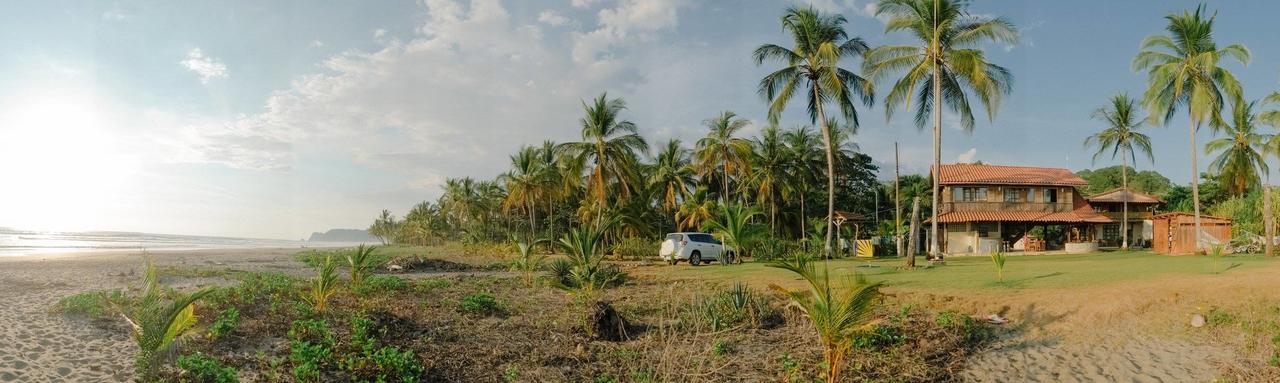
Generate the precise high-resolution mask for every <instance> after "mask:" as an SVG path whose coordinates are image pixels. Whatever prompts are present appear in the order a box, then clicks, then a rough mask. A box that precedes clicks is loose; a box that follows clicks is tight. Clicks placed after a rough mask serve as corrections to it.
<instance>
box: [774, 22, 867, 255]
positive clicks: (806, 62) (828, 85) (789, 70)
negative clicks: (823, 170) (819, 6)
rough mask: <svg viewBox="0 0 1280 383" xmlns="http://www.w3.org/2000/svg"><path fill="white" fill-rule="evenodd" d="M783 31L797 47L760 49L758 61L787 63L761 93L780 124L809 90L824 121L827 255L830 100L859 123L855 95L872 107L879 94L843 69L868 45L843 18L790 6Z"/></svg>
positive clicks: (811, 106)
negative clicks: (798, 94) (794, 99)
mask: <svg viewBox="0 0 1280 383" xmlns="http://www.w3.org/2000/svg"><path fill="white" fill-rule="evenodd" d="M781 22H782V29H783V30H784V31H786V32H788V33H790V34H791V37H792V39H793V43H794V44H795V45H794V46H793V47H792V48H790V49H788V48H785V47H782V46H779V45H774V44H764V45H761V46H760V47H759V48H756V50H755V52H754V54H753V56H754V58H755V61H756V65H760V64H764V62H765V61H776V62H780V63H782V64H783V65H784V66H783V68H782V69H779V70H777V71H774V72H772V73H769V74H768V75H766V76H765V77H764V78H763V79H761V80H760V89H759V92H760V94H761V95H763V96H764V98H765V99H766V100H768V102H769V122H770V123H773V124H777V123H778V119H779V118H780V117H781V116H782V112H783V111H784V110H785V109H786V107H787V105H788V104H789V103H790V101H791V99H792V97H794V96H795V95H796V91H797V90H798V91H800V92H803V93H807V96H806V98H807V102H806V104H805V105H806V106H807V107H808V111H809V120H810V122H812V123H815V124H819V130H820V131H822V138H823V142H824V143H825V145H823V146H824V147H825V148H826V149H827V150H826V152H827V218H826V219H827V227H828V230H827V239H826V247H825V251H826V255H827V256H828V257H829V256H830V255H831V233H832V232H833V230H830V227H831V226H832V225H834V221H833V218H834V216H835V159H834V156H833V153H831V150H830V148H831V142H832V141H831V131H830V129H828V126H827V115H826V112H825V110H824V107H825V105H826V104H828V103H830V104H834V106H835V107H837V108H838V109H839V110H840V114H841V115H842V116H843V117H844V119H845V120H847V121H849V122H850V124H852V125H854V126H857V125H858V112H857V109H856V108H855V106H854V101H855V98H856V99H858V101H861V102H862V103H863V104H864V105H867V106H870V105H871V103H872V101H873V99H874V94H873V92H872V88H871V82H869V81H866V80H865V79H863V78H862V77H860V76H858V75H857V74H854V73H853V72H850V71H848V70H845V69H843V68H840V66H839V65H840V60H841V59H843V58H848V57H856V56H861V55H862V54H864V53H866V51H867V49H868V47H867V44H866V43H865V42H863V41H862V38H860V37H850V36H849V34H848V32H846V31H845V29H844V24H845V22H846V20H845V18H844V16H840V15H832V14H827V13H824V12H819V11H817V10H814V9H813V8H794V7H793V8H788V9H787V11H786V13H784V14H783V15H782V19H781Z"/></svg>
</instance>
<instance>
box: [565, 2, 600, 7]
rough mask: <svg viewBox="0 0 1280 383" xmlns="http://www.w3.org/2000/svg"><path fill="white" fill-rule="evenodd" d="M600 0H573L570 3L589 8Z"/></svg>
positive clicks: (574, 5)
mask: <svg viewBox="0 0 1280 383" xmlns="http://www.w3.org/2000/svg"><path fill="white" fill-rule="evenodd" d="M598 2H600V0H573V1H571V2H570V4H572V5H573V7H574V8H587V7H590V6H592V5H595V4H596V3H598Z"/></svg>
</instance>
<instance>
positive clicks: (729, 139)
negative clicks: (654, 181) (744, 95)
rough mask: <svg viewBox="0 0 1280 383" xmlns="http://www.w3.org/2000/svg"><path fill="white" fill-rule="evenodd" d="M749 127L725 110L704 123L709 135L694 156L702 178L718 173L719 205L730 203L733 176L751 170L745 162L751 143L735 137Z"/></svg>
mask: <svg viewBox="0 0 1280 383" xmlns="http://www.w3.org/2000/svg"><path fill="white" fill-rule="evenodd" d="M749 124H750V121H747V120H746V119H743V118H738V115H737V114H734V113H733V112H730V111H724V112H722V113H720V115H718V116H716V117H713V118H710V119H707V120H706V121H704V122H703V125H706V126H707V128H708V129H710V132H707V136H706V137H703V138H702V139H701V140H698V144H697V146H696V148H695V149H694V157H695V158H697V168H698V173H699V174H701V175H702V177H703V178H705V179H711V178H713V177H715V173H716V172H717V171H718V172H719V173H720V175H719V178H720V202H721V203H728V202H729V195H730V193H731V191H730V189H729V180H730V179H731V178H733V177H735V176H736V177H741V176H743V175H745V174H747V172H748V171H749V170H750V167H749V166H748V164H747V160H748V157H749V156H750V155H751V142H750V141H747V140H746V139H744V138H741V137H734V135H736V134H737V133H738V132H739V131H741V130H742V129H743V128H746V127H747V125H749Z"/></svg>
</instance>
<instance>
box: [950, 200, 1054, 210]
mask: <svg viewBox="0 0 1280 383" xmlns="http://www.w3.org/2000/svg"><path fill="white" fill-rule="evenodd" d="M963 211H1029V212H1037V213H1056V212H1064V211H1071V205H1070V204H1065V203H1046V202H946V203H943V204H942V212H943V213H950V212H963Z"/></svg>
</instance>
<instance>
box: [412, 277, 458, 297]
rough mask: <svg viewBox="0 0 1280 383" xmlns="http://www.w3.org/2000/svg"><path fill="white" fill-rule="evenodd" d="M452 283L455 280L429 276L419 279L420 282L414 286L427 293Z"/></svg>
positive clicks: (415, 288) (417, 289)
mask: <svg viewBox="0 0 1280 383" xmlns="http://www.w3.org/2000/svg"><path fill="white" fill-rule="evenodd" d="M452 284H453V282H450V281H449V280H448V279H443V278H428V279H421V280H418V282H417V283H415V284H414V285H413V287H414V290H416V291H418V292H424V293H425V292H431V291H432V290H439V289H443V288H447V287H449V286H450V285H452Z"/></svg>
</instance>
